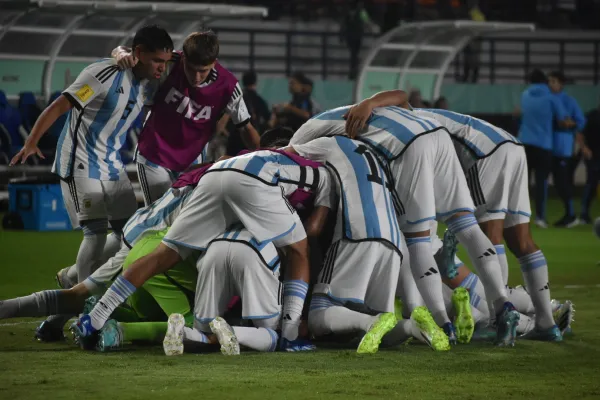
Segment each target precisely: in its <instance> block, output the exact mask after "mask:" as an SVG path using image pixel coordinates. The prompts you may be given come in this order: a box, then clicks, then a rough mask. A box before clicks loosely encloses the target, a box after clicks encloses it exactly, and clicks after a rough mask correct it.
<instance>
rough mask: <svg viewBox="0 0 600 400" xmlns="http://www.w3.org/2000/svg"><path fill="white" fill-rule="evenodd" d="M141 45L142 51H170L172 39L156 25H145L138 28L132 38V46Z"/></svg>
mask: <svg viewBox="0 0 600 400" xmlns="http://www.w3.org/2000/svg"><path fill="white" fill-rule="evenodd" d="M138 46H141V47H142V48H143V49H144V51H150V52H154V51H158V50H163V51H167V52H168V51H172V50H173V47H174V46H173V39H171V36H169V33H168V32H167V31H166V30H164V29H163V28H161V27H160V26H158V25H147V26H144V27H143V28H141V29H139V30H138V31H137V32H136V33H135V36H134V38H133V46H132V47H133V48H134V49H135V48H136V47H138Z"/></svg>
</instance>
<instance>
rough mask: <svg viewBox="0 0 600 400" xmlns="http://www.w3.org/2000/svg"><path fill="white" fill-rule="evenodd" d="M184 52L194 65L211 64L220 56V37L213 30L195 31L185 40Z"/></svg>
mask: <svg viewBox="0 0 600 400" xmlns="http://www.w3.org/2000/svg"><path fill="white" fill-rule="evenodd" d="M183 54H184V55H185V58H186V59H187V60H188V61H189V62H190V64H193V65H209V64H212V63H214V62H215V61H217V57H219V38H218V37H217V34H216V33H214V32H213V31H211V30H207V31H203V32H193V33H190V34H189V35H188V37H186V38H185V40H184V41H183Z"/></svg>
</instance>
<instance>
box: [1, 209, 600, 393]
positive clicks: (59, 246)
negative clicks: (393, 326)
mask: <svg viewBox="0 0 600 400" xmlns="http://www.w3.org/2000/svg"><path fill="white" fill-rule="evenodd" d="M551 210H552V211H553V212H552V214H551V218H550V220H551V221H553V220H556V219H558V217H560V215H558V214H559V212H560V211H559V210H558V209H557V206H556V203H552V206H551ZM594 214H595V215H599V214H600V213H599V212H598V207H597V206H596V208H595V213H594ZM533 231H534V236H535V238H536V241H537V242H538V244H539V245H540V246H541V247H542V248H543V250H544V252H545V254H546V257H547V259H548V262H549V265H550V282H551V290H552V297H554V298H558V299H563V300H565V299H570V300H573V302H574V303H575V308H576V310H577V313H576V322H575V324H574V326H573V329H574V335H573V336H570V337H568V338H566V340H565V341H564V342H563V343H560V344H548V343H533V342H525V341H519V342H517V345H516V347H515V348H514V349H496V348H494V347H492V346H491V345H487V344H471V345H463V346H457V347H455V348H453V349H452V351H450V352H446V353H439V354H438V353H434V352H432V351H430V350H429V349H428V348H426V347H425V346H421V345H410V346H408V347H400V348H397V349H392V350H387V351H380V352H379V353H377V354H375V355H357V354H355V353H354V352H351V351H334V350H327V351H324V350H321V351H317V352H316V353H313V354H258V353H249V352H246V353H243V354H242V356H240V357H225V356H222V355H221V354H220V353H214V354H205V355H184V356H182V357H176V358H173V357H170V358H167V357H166V356H164V355H163V353H162V349H161V347H160V346H159V347H156V348H144V347H135V348H130V349H128V350H125V351H120V352H118V353H114V354H94V353H84V352H82V351H80V350H79V349H78V348H76V347H74V346H73V345H72V344H70V343H67V344H56V345H48V344H40V343H36V342H34V341H33V340H32V333H33V330H34V328H35V326H36V325H35V324H34V323H33V321H34V320H33V319H22V320H5V321H0V324H2V325H0V399H11V400H12V399H19V398H23V399H37V398H41V399H44V400H47V399H53V400H54V399H63V398H78V399H100V398H102V399H111V398H112V399H119V400H120V399H128V398H136V399H139V398H152V399H154V398H158V399H162V398H168V399H181V398H183V396H185V397H187V398H194V399H201V400H204V399H265V398H274V399H317V398H327V399H348V398H375V399H386V398H409V399H435V398H439V399H449V398H459V399H475V398H489V399H507V398H542V399H577V400H580V399H584V398H598V397H600V374H599V373H600V311H598V306H599V304H600V286H599V287H596V285H600V266H598V265H596V262H597V261H600V240H599V239H597V238H596V237H594V236H593V234H592V232H591V227H589V226H587V227H577V228H575V229H570V230H558V229H548V230H540V229H536V228H533ZM80 235H81V234H80V233H78V232H75V233H72V232H69V233H52V234H48V233H30V232H2V231H0V268H1V272H2V275H1V276H2V279H0V298H7V297H13V296H17V295H25V294H29V293H31V292H32V291H36V290H42V289H46V288H53V287H55V283H54V280H53V279H54V274H55V272H56V271H57V270H58V269H60V268H62V267H64V266H66V265H69V264H70V263H72V262H73V260H74V258H75V255H76V252H77V248H78V245H79V240H80ZM461 255H463V256H464V254H463V253H461ZM463 258H465V257H463ZM510 264H511V277H510V282H511V283H512V284H518V283H520V282H521V274H520V272H519V269H518V265H517V263H516V261H515V260H514V258H510ZM565 285H586V287H578V288H565ZM7 323H16V324H17V325H4V324H7Z"/></svg>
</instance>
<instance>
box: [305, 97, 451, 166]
mask: <svg viewBox="0 0 600 400" xmlns="http://www.w3.org/2000/svg"><path fill="white" fill-rule="evenodd" d="M351 107H352V106H346V107H340V108H336V109H333V110H329V111H326V112H324V113H321V114H319V115H317V116H315V117H314V118H313V119H314V120H316V121H322V122H321V123H320V124H319V125H316V126H315V130H316V129H319V130H321V131H322V132H323V133H322V134H321V135H320V136H327V135H334V134H342V135H345V134H346V133H345V123H346V121H345V119H344V115H345V114H346V112H348V110H349V109H350V108H351ZM324 122H326V123H324ZM438 129H443V128H442V126H441V125H440V124H439V123H438V122H437V121H435V120H431V119H429V118H422V117H419V116H418V115H416V114H415V113H413V112H412V111H410V110H407V109H404V108H401V107H394V106H391V107H378V108H375V109H374V110H373V113H372V115H371V118H369V121H368V126H367V128H366V130H365V131H364V132H361V133H360V136H359V138H358V139H359V140H361V141H363V142H366V143H368V144H369V145H371V146H372V147H373V148H374V149H375V150H377V152H378V153H380V154H381V155H382V156H383V157H385V158H386V159H387V160H388V161H392V160H394V159H396V158H398V157H400V156H401V155H402V153H403V152H404V150H405V149H406V147H407V146H409V145H410V144H411V143H412V141H413V140H415V139H416V138H417V137H418V136H419V135H422V134H424V133H428V132H432V131H435V130H438Z"/></svg>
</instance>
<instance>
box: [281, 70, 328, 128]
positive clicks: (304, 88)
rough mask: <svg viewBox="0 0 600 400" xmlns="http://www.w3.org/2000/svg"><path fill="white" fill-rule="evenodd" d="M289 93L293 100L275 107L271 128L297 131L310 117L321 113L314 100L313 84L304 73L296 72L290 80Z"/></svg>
mask: <svg viewBox="0 0 600 400" xmlns="http://www.w3.org/2000/svg"><path fill="white" fill-rule="evenodd" d="M288 88H289V91H290V94H291V95H292V99H291V101H290V102H289V103H285V104H277V105H275V106H274V107H273V117H272V118H271V123H270V125H271V127H275V126H287V127H288V128H290V129H293V130H294V131H296V130H297V129H298V128H300V126H302V124H303V123H305V122H306V121H308V120H309V119H310V117H312V116H313V115H315V114H318V113H319V112H320V110H319V106H318V104H317V103H316V102H315V101H314V100H313V99H312V90H313V82H312V80H310V79H309V78H308V77H307V76H306V75H304V74H303V73H302V72H295V73H294V74H292V76H291V77H290V79H289V86H288Z"/></svg>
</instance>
